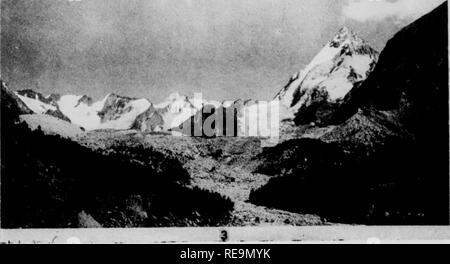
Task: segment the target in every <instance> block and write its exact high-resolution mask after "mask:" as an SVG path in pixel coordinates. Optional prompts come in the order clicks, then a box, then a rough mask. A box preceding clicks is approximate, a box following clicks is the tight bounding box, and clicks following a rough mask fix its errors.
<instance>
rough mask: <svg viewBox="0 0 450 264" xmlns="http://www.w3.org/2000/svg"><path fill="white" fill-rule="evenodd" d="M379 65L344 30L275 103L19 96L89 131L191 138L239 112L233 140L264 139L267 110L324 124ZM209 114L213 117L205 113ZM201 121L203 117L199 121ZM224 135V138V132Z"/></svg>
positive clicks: (42, 111)
mask: <svg viewBox="0 0 450 264" xmlns="http://www.w3.org/2000/svg"><path fill="white" fill-rule="evenodd" d="M377 59H378V52H377V51H376V50H374V49H373V48H372V47H371V46H370V45H369V44H368V43H367V42H365V41H364V40H362V39H361V38H359V37H358V36H357V35H356V34H355V33H354V32H352V31H350V30H349V29H348V28H342V29H341V30H340V31H339V32H338V33H337V35H336V36H335V37H334V38H333V39H332V40H331V41H330V42H329V43H327V44H326V45H325V47H324V48H323V49H322V50H321V51H320V52H319V54H318V55H317V56H316V57H315V58H314V59H313V60H312V61H311V63H310V64H309V65H307V66H306V67H305V68H304V69H303V70H302V71H300V73H298V74H296V75H294V76H293V77H292V78H291V80H290V81H289V83H288V84H287V85H286V86H285V87H284V88H283V89H281V91H279V92H278V94H277V95H276V96H275V98H274V99H273V100H272V101H271V102H260V101H255V100H244V99H238V100H232V101H224V102H219V101H207V100H204V99H196V98H190V97H187V96H185V95H180V94H178V93H173V94H171V95H170V96H169V97H168V98H167V99H165V100H164V101H163V102H160V103H153V102H151V101H150V100H148V99H146V98H130V97H126V96H121V95H117V94H108V95H106V96H105V97H104V98H103V99H102V100H100V101H94V100H93V99H92V98H90V97H89V96H87V95H81V96H79V95H58V94H50V95H48V96H44V95H42V94H40V93H38V92H35V91H32V90H19V91H17V92H16V95H17V96H18V98H19V99H20V100H21V101H22V102H23V103H24V104H25V105H26V106H28V108H29V109H31V111H32V112H33V113H35V114H41V115H42V114H43V115H51V116H53V117H56V118H59V119H61V120H64V121H67V122H71V123H73V124H74V125H77V126H80V127H82V128H83V129H85V130H98V129H116V130H126V129H135V130H139V131H142V132H160V131H181V132H182V133H184V134H190V135H192V133H186V125H187V124H189V123H191V122H193V124H195V123H196V122H197V123H198V122H199V121H198V120H202V121H204V119H205V118H206V116H208V115H211V114H212V113H218V112H219V110H223V109H230V108H232V109H236V114H235V115H232V116H230V117H226V118H228V119H230V120H228V122H230V121H231V119H232V120H233V122H234V125H235V126H236V127H239V131H238V130H236V131H234V132H233V133H230V134H229V135H234V136H237V135H241V136H243V135H248V136H262V135H267V134H268V133H269V131H268V128H267V127H268V124H270V122H271V121H270V120H271V118H270V117H269V116H270V115H271V114H270V109H268V104H270V103H272V104H273V103H274V102H278V103H279V105H280V107H281V108H280V109H277V111H278V112H279V114H280V116H277V118H276V120H295V122H296V123H297V124H306V123H308V124H309V123H312V122H313V123H314V122H315V123H318V124H320V123H321V122H323V121H324V119H325V118H326V116H329V115H330V113H333V112H334V110H335V108H336V107H338V106H339V105H340V103H341V101H342V99H343V98H344V97H345V96H346V95H347V94H348V93H349V92H350V91H351V90H352V89H353V87H354V86H355V84H357V83H359V82H362V81H364V80H365V79H366V78H367V77H368V76H369V74H370V72H371V71H372V70H373V68H374V67H375V64H376V62H377ZM269 106H271V105H269ZM206 109H213V111H210V110H208V111H204V110H206ZM204 112H206V114H205V113H204ZM211 112H212V113H211ZM196 114H197V119H196V120H197V121H195V122H194V121H193V120H191V119H192V118H194V117H195V116H196ZM199 115H201V116H203V117H202V118H201V119H199V118H198V116H199ZM274 118H275V117H274ZM272 119H273V118H272ZM274 120H275V119H274ZM222 125H223V124H222ZM183 127H184V129H183ZM188 130H189V129H188ZM221 130H222V132H223V128H221ZM189 132H191V131H190V130H189Z"/></svg>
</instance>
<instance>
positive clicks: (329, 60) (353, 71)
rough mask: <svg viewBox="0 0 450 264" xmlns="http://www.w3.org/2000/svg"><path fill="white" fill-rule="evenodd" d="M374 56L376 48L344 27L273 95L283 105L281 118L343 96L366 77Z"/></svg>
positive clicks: (372, 64) (295, 114)
mask: <svg viewBox="0 0 450 264" xmlns="http://www.w3.org/2000/svg"><path fill="white" fill-rule="evenodd" d="M377 60H378V52H377V51H376V50H375V49H373V48H372V47H371V46H370V45H369V44H368V43H367V42H366V41H364V40H363V39H361V38H360V37H359V36H358V35H357V34H356V33H354V32H353V31H351V30H350V29H348V28H347V27H343V28H342V29H340V30H339V31H338V33H337V34H336V35H335V36H334V37H333V39H332V40H331V41H330V42H328V43H327V44H326V45H325V46H324V47H323V48H322V50H321V51H320V52H319V53H318V54H317V55H316V56H315V57H314V58H313V59H312V61H311V62H310V63H309V64H308V65H307V66H306V67H305V68H304V69H303V70H301V71H300V72H298V73H296V74H295V75H294V76H293V77H292V78H291V79H290V81H289V83H288V85H286V86H285V87H284V88H283V89H282V90H281V91H280V92H279V93H278V94H277V95H276V96H275V99H277V100H280V103H281V105H282V106H283V108H284V109H285V111H284V113H282V116H283V119H293V118H294V117H295V116H298V115H300V114H301V113H299V111H300V110H301V109H304V110H305V108H307V107H309V106H311V105H317V103H319V102H325V101H327V102H336V101H338V100H341V99H343V98H344V97H345V95H346V94H347V93H348V92H349V91H350V90H351V89H352V88H353V86H354V84H355V83H356V82H360V81H363V80H365V79H366V78H367V77H368V75H369V73H370V72H371V71H372V70H373V68H374V67H375V64H376V62H377Z"/></svg>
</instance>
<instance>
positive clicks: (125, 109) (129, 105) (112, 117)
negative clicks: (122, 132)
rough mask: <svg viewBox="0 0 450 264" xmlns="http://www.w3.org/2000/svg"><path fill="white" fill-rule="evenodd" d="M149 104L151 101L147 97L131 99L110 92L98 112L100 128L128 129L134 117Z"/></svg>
mask: <svg viewBox="0 0 450 264" xmlns="http://www.w3.org/2000/svg"><path fill="white" fill-rule="evenodd" d="M150 106H151V103H150V102H149V101H148V100H147V99H133V98H129V97H124V96H119V95H116V94H110V95H108V96H107V97H106V99H105V100H104V104H103V107H102V109H101V110H100V111H99V112H98V116H99V117H100V123H101V124H100V128H115V129H129V128H130V127H131V126H132V124H133V123H134V121H135V119H136V117H137V116H139V115H140V114H142V113H143V112H145V111H146V110H147V109H148V108H149V107H150Z"/></svg>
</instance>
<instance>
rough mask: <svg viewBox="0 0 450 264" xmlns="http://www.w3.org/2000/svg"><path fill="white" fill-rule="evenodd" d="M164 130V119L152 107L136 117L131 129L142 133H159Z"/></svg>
mask: <svg viewBox="0 0 450 264" xmlns="http://www.w3.org/2000/svg"><path fill="white" fill-rule="evenodd" d="M163 128H164V119H163V117H162V116H161V114H159V113H158V111H157V110H156V109H155V108H154V107H153V105H152V106H150V107H149V108H148V109H147V110H146V111H145V112H144V113H142V114H140V115H138V116H137V117H136V120H135V121H134V123H133V125H132V126H131V129H135V130H139V131H141V132H144V133H149V132H159V131H162V130H163Z"/></svg>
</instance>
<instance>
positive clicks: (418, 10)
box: [343, 0, 445, 22]
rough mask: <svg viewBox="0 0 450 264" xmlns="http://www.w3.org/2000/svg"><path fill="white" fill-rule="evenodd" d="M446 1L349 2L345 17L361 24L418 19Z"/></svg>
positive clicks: (345, 7) (344, 11)
mask: <svg viewBox="0 0 450 264" xmlns="http://www.w3.org/2000/svg"><path fill="white" fill-rule="evenodd" d="M444 1H445V0H397V1H392V0H349V1H348V4H347V5H346V6H344V8H343V13H344V16H345V17H347V18H350V19H354V20H356V21H359V22H366V21H380V20H383V19H386V18H397V19H400V20H402V19H417V18H419V17H420V16H422V15H424V14H426V13H428V12H429V11H431V10H433V9H434V8H435V7H437V6H438V5H439V4H441V3H443V2H444Z"/></svg>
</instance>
